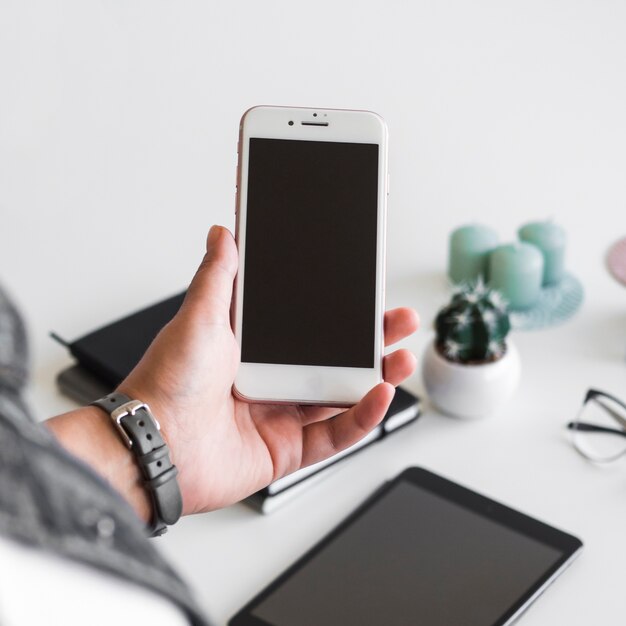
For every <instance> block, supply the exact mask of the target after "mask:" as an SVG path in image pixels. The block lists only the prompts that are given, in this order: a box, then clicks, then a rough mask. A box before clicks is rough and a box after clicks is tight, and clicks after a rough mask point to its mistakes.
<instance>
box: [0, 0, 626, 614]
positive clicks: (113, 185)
mask: <svg viewBox="0 0 626 626" xmlns="http://www.w3.org/2000/svg"><path fill="white" fill-rule="evenodd" d="M625 23H626V5H625V4H623V3H618V2H610V1H608V0H607V1H603V2H598V1H596V0H587V1H575V2H572V1H566V0H563V1H560V2H557V1H550V2H545V1H541V2H539V1H537V0H532V1H530V2H524V3H521V2H519V3H501V2H496V1H495V0H494V1H491V2H487V1H484V0H481V1H478V2H472V3H466V2H462V1H461V0H450V1H449V2H445V3H444V2H425V3H408V2H399V1H398V2H386V3H382V2H381V3H374V2H359V3H337V2H330V1H328V0H319V1H318V2H314V3H311V2H308V3H299V4H298V3H293V2H262V3H259V2H238V3H203V2H194V1H186V2H176V3H170V2H164V1H156V2H155V1H153V0H151V1H150V2H148V1H147V0H142V1H138V0H137V1H135V2H131V3H122V2H108V3H89V2H87V3H86V2H83V1H78V0H76V1H74V2H69V1H68V2H58V1H53V2H50V1H48V0H40V1H39V2H37V1H34V2H8V3H6V2H5V3H3V4H2V6H1V7H0V92H1V94H2V96H1V97H0V216H1V220H2V221H1V227H0V274H1V280H2V282H3V283H4V284H5V286H7V287H8V288H9V289H10V291H11V293H12V294H13V295H14V297H15V298H16V299H17V300H18V302H19V304H20V306H21V307H22V309H23V311H25V312H26V314H27V316H28V321H29V326H30V337H31V341H32V349H33V367H34V377H33V384H32V387H31V392H30V396H31V398H30V399H31V401H32V404H33V406H34V408H35V410H36V411H37V413H38V414H39V416H41V417H42V418H43V417H45V416H48V415H51V414H54V413H56V412H59V411H62V410H66V409H69V408H71V407H72V406H73V405H72V403H71V402H69V401H67V400H66V399H64V398H63V397H62V396H60V395H59V394H58V392H57V391H56V389H55V385H54V376H55V374H56V373H57V372H58V371H59V370H60V369H61V368H63V367H64V366H66V365H67V364H68V363H69V362H70V361H69V358H68V356H67V355H66V354H65V353H64V351H63V350H62V349H61V348H60V347H59V346H57V345H55V344H54V343H53V342H52V341H51V340H50V339H49V338H48V336H47V333H48V331H49V330H50V329H54V330H56V331H57V332H59V333H61V334H62V335H64V336H67V337H70V338H71V337H75V336H78V335H79V334H81V333H83V332H85V331H87V330H90V329H92V328H94V327H96V326H98V325H99V324H102V323H104V322H108V321H109V320H111V319H112V318H114V317H116V316H120V315H123V314H125V313H127V312H129V311H130V310H132V309H134V308H139V307H141V306H143V305H145V304H147V303H149V302H151V301H155V300H158V299H160V298H162V297H165V296H167V295H170V294H172V293H175V292H176V291H177V290H179V289H181V288H183V287H184V286H185V284H186V283H187V281H188V280H189V279H190V277H191V275H192V273H193V271H194V269H195V266H196V265H197V263H198V262H199V260H200V258H201V255H202V250H203V242H204V238H205V234H206V231H207V229H208V227H209V226H210V225H211V224H212V223H214V222H219V223H222V224H226V225H228V226H231V227H232V225H233V204H234V183H235V146H236V138H237V125H238V121H239V116H240V115H241V113H242V112H243V111H244V110H245V109H246V108H248V107H249V106H251V105H254V104H259V103H271V104H295V105H313V106H314V105H316V104H317V105H321V106H335V107H346V108H368V109H373V110H376V111H378V112H380V113H381V114H382V115H383V116H384V117H385V118H386V119H387V121H388V124H389V127H390V133H391V143H390V169H391V181H392V182H391V184H392V187H391V197H390V206H389V240H388V243H389V246H388V247H389V257H388V304H389V306H396V305H411V306H414V307H416V308H417V309H419V310H420V312H421V314H422V317H423V320H424V325H423V326H424V327H423V330H422V331H420V333H419V334H418V335H417V336H416V337H415V338H413V339H411V340H410V341H408V342H407V345H408V346H409V347H411V348H413V349H414V350H415V351H416V352H417V353H418V354H419V353H421V352H422V350H423V348H424V346H425V345H426V343H427V341H428V340H429V338H430V336H431V330H430V323H431V321H432V318H433V315H434V313H435V312H436V310H437V308H438V307H439V306H441V305H442V304H443V303H444V301H445V298H446V291H445V287H444V282H443V280H444V268H445V258H446V241H447V236H448V233H449V232H450V230H452V229H453V228H454V227H455V226H458V225H460V224H462V223H465V222H468V221H474V220H476V221H480V222H485V223H488V224H491V225H492V226H494V227H495V228H497V229H498V230H499V231H500V233H501V236H502V239H503V240H509V239H512V238H513V236H514V233H515V230H516V228H517V227H518V226H519V225H520V224H521V223H523V222H525V221H529V220H531V219H536V218H543V217H548V216H553V217H554V218H555V220H556V221H558V222H559V223H561V224H563V225H564V226H565V228H566V229H567V231H568V233H569V238H570V241H569V248H568V266H569V269H570V270H571V271H572V272H574V273H575V274H576V275H578V276H579V277H580V279H581V280H582V281H583V283H584V285H585V288H586V301H585V304H584V307H583V308H582V310H581V311H580V313H579V314H578V316H577V317H576V318H575V319H574V320H572V321H571V322H569V323H567V324H566V325H564V326H562V327H559V328H556V329H553V330H546V331H541V332H532V333H523V334H522V333H517V334H516V335H515V341H516V342H517V345H518V347H519V349H520V352H521V357H522V362H523V378H522V382H521V385H520V387H519V390H518V392H517V394H516V396H515V398H514V400H513V401H512V402H511V403H510V404H509V405H508V406H507V407H506V409H505V410H503V411H502V412H501V414H500V415H497V416H495V417H493V418H491V419H488V420H484V421H478V422H473V423H465V422H460V421H455V420H452V419H449V418H446V417H442V416H440V415H438V414H437V413H436V412H434V411H433V410H431V409H428V408H427V409H426V411H425V415H424V416H423V418H421V419H420V420H419V422H418V423H417V424H416V425H414V426H412V427H411V428H410V429H408V430H406V431H405V432H403V433H402V434H401V435H398V436H394V437H392V438H390V439H389V440H387V441H386V442H385V443H384V444H381V445H377V446H375V447H374V448H372V449H370V450H368V451H367V452H366V453H364V454H362V455H360V456H358V457H356V458H354V459H353V460H351V461H350V462H349V463H347V464H346V465H345V466H343V467H342V468H341V469H339V470H338V471H337V472H336V473H335V474H334V475H333V476H332V477H329V478H328V479H327V480H325V481H323V482H322V483H320V484H318V485H317V486H315V487H313V488H311V489H310V491H309V492H308V493H306V494H304V495H302V496H301V497H300V498H299V499H298V500H297V501H294V502H293V503H291V504H290V505H288V506H287V507H286V508H284V509H282V510H280V511H278V512H276V513H275V514H274V515H272V516H270V517H262V516H260V515H257V514H256V513H254V512H252V511H251V510H248V509H247V508H245V507H244V506H242V505H236V506H233V507H231V508H228V509H226V510H222V511H218V512H215V513H211V514H208V515H204V516H198V517H194V518H189V519H185V520H183V521H182V522H181V523H180V524H179V525H178V526H176V527H175V528H174V529H172V530H171V532H170V533H169V534H168V535H167V536H166V537H164V538H163V539H161V540H159V544H158V545H159V546H160V547H161V549H162V550H163V552H165V553H166V554H167V555H168V556H169V557H170V559H171V560H172V561H173V562H174V563H175V564H176V566H177V567H178V568H179V570H180V571H181V573H182V574H183V575H184V576H185V577H186V578H187V579H188V580H189V582H190V584H191V585H192V587H193V588H194V589H195V592H196V593H197V595H198V597H199V599H200V601H201V603H202V604H203V605H204V606H205V607H206V608H207V610H208V611H209V612H210V614H212V615H213V616H214V617H215V618H216V619H217V622H218V623H219V624H224V623H225V622H226V620H227V618H228V617H229V616H230V615H232V614H233V613H234V612H235V611H236V610H237V609H238V608H239V607H240V606H241V605H242V604H243V603H244V602H246V601H247V600H248V599H249V598H250V597H252V596H253V595H254V594H255V593H256V592H257V591H258V590H260V589H261V588H262V587H263V586H264V585H265V584H266V583H268V582H269V581H270V580H271V579H272V578H273V577H274V576H275V575H276V574H278V573H279V572H281V571H282V570H283V569H284V568H285V567H286V566H287V565H288V564H289V563H291V562H292V561H293V560H294V559H295V558H296V557H297V556H298V555H300V554H301V553H302V552H303V551H304V550H306V549H307V548H308V547H309V546H311V545H312V544H313V543H314V542H316V541H317V540H318V539H319V538H320V537H321V536H322V535H323V534H324V533H325V532H326V531H328V530H329V529H330V528H331V527H333V526H334V525H335V524H336V523H337V522H338V521H339V520H340V519H342V518H343V517H344V516H345V515H346V514H347V513H348V512H349V511H350V510H351V509H353V507H355V506H356V505H357V504H358V503H359V502H360V501H361V500H362V499H363V498H364V497H365V496H367V495H368V494H369V493H370V492H371V491H372V490H374V489H375V488H376V487H377V486H378V485H379V484H380V483H381V482H382V481H383V480H385V479H387V478H389V477H391V476H393V475H395V474H396V473H398V472H399V471H400V470H402V469H403V468H405V467H407V466H409V465H423V466H425V467H428V468H430V469H432V470H434V471H437V472H439V473H442V474H443V475H445V476H448V477H450V478H452V479H456V480H458V481H460V482H462V483H463V484H466V485H468V486H469V487H472V488H474V489H476V490H478V491H481V492H483V493H485V494H487V495H489V496H492V497H494V498H497V499H500V500H502V501H503V502H505V503H507V504H509V505H511V506H513V507H517V508H519V509H521V510H523V511H525V512H527V513H529V514H532V515H535V516H537V517H539V518H540V519H543V520H545V521H547V522H550V523H552V524H554V525H556V526H558V527H562V528H564V529H566V530H568V531H570V532H572V533H574V534H577V535H579V536H580V537H581V538H582V539H583V540H584V541H585V544H586V546H585V550H584V553H583V554H582V556H581V557H580V558H579V560H578V561H577V562H576V563H575V564H574V565H573V567H572V568H571V569H570V570H569V571H568V572H566V574H565V575H564V576H563V578H561V579H560V580H558V581H557V583H556V584H555V585H554V586H553V587H552V588H551V589H550V590H549V591H548V592H547V593H546V594H545V596H543V597H542V598H541V599H540V600H539V601H538V602H537V604H536V605H535V606H534V607H533V608H532V609H531V610H530V612H529V613H528V614H527V615H526V616H525V617H524V618H523V623H524V624H526V625H527V626H532V625H540V624H557V623H558V624H568V625H569V626H574V625H587V624H590V623H594V624H615V623H622V622H623V621H624V615H626V594H624V576H625V572H626V570H625V567H626V566H625V565H624V557H625V556H626V533H625V532H624V527H625V524H626V466H625V465H624V463H617V464H615V466H614V467H610V468H606V469H599V468H597V467H594V466H592V465H590V464H588V463H587V462H585V461H584V460H583V459H582V458H580V457H579V456H578V455H577V454H575V453H574V451H573V450H572V449H571V447H570V445H569V443H568V442H567V440H566V438H565V436H564V434H565V433H564V424H565V423H566V422H567V421H568V420H569V419H570V418H571V417H572V416H573V415H574V414H575V412H576V410H577V409H578V407H579V404H580V402H581V400H582V397H583V394H584V392H585V390H586V389H587V388H588V387H589V386H597V387H599V388H602V389H606V390H608V391H612V392H614V393H615V394H617V395H621V396H622V397H626V384H625V382H626V289H624V288H622V287H620V286H619V285H618V284H617V283H615V282H614V281H612V279H611V278H610V277H609V276H608V274H607V272H606V270H605V268H604V255H605V251H606V249H607V247H608V246H609V245H610V244H611V243H612V242H613V241H614V240H615V239H617V238H618V237H619V236H622V235H626V219H625V216H626V212H625V207H626V186H625V185H624V172H626V148H625V146H626V115H625V114H624V112H625V111H626V38H625V37H624V25H625ZM407 387H408V388H410V389H411V390H413V391H415V392H418V393H422V384H421V381H420V377H419V374H418V375H416V376H415V377H413V378H412V379H411V380H410V381H408V383H407Z"/></svg>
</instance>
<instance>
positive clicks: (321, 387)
mask: <svg viewBox="0 0 626 626" xmlns="http://www.w3.org/2000/svg"><path fill="white" fill-rule="evenodd" d="M290 121H293V125H290V124H289V122H290ZM302 122H306V123H307V125H306V126H303V125H302ZM326 122H327V123H328V126H314V125H310V124H315V123H326ZM250 138H265V139H287V140H289V139H293V140H301V141H331V142H353V143H374V144H377V145H378V146H379V162H378V219H377V243H376V250H377V252H376V308H375V319H376V327H375V333H374V367H372V368H356V367H327V366H312V365H281V364H271V363H247V362H242V363H241V364H240V366H239V369H238V372H237V376H236V378H235V383H234V385H233V392H234V393H235V395H236V396H237V397H239V398H241V399H244V400H246V401H250V402H269V403H285V404H318V405H328V406H351V405H353V404H355V403H356V402H358V401H359V400H360V399H361V398H362V397H363V395H365V393H367V391H368V390H369V389H371V388H372V387H374V386H375V385H376V384H378V383H380V382H382V380H383V366H382V359H383V316H384V306H385V304H384V282H385V240H386V214H387V193H388V189H387V161H388V156H387V127H386V124H385V122H384V120H383V119H382V118H381V117H380V116H379V115H377V114H375V113H372V112H370V111H355V110H347V109H322V108H318V109H315V108H299V107H273V106H259V107H253V108H252V109H249V110H248V111H246V113H245V114H244V115H243V117H242V118H241V123H240V133H239V143H238V171H237V199H236V216H237V219H236V228H235V238H236V241H237V247H238V250H239V272H238V274H237V279H236V281H235V286H234V298H233V307H232V318H233V319H232V324H233V330H234V333H235V337H236V339H237V341H238V342H239V345H241V331H242V310H243V299H244V297H245V295H244V293H243V284H244V280H243V278H244V275H245V264H246V259H245V237H246V210H247V206H246V200H247V191H246V190H247V183H248V164H249V160H248V146H249V140H250Z"/></svg>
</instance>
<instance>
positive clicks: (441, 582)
mask: <svg viewBox="0 0 626 626" xmlns="http://www.w3.org/2000/svg"><path fill="white" fill-rule="evenodd" d="M563 556H564V554H563V552H561V551H560V550H558V549H556V548H555V547H553V546H551V545H547V544H545V543H543V542H541V541H538V540H537V539H534V538H532V537H530V536H528V535H525V534H522V533H521V532H518V531H516V530H514V529H512V528H509V527H507V526H504V525H503V524H500V523H498V522H497V521H494V520H492V519H489V518H488V517H484V516H483V515H481V514H479V513H477V512H474V511H473V510H470V509H468V508H465V507H464V506H462V505H460V504H458V503H456V502H453V501H450V500H447V499H446V498H444V497H442V496H440V495H438V494H436V493H433V492H430V491H427V490H425V489H422V488H420V487H418V486H415V485H412V484H410V483H408V482H400V483H398V484H397V485H396V486H395V487H394V488H393V489H392V490H390V491H389V492H388V493H387V494H386V495H384V496H383V497H382V498H381V499H380V500H378V501H377V502H376V503H375V504H374V505H373V506H372V507H371V508H369V509H368V510H367V511H366V513H364V514H363V515H362V516H361V517H359V518H358V519H357V520H356V521H355V522H353V523H352V524H351V525H350V526H348V527H347V528H346V529H345V530H344V531H342V532H341V533H340V534H339V535H337V536H336V537H334V538H333V539H332V540H331V541H330V542H329V543H328V544H326V545H325V546H324V547H323V548H322V549H321V550H320V551H319V552H317V553H316V554H315V555H314V556H313V557H312V558H310V560H308V561H307V562H306V563H305V564H304V565H303V566H302V567H301V568H299V569H297V570H296V571H295V572H293V573H292V574H291V576H289V578H287V579H286V580H285V581H284V582H282V584H280V585H279V586H277V587H275V588H274V589H273V591H271V592H270V593H269V595H268V596H266V597H265V598H264V599H263V600H261V601H260V603H259V604H257V605H256V606H255V607H254V608H253V609H252V610H251V614H252V615H253V616H254V617H255V618H260V619H261V620H263V622H262V623H264V624H268V626H269V625H271V626H318V625H319V624H324V626H345V625H346V624H359V626H380V625H381V624H385V626H406V625H407V624H427V625H428V626H492V625H494V624H497V623H502V621H501V620H502V618H503V616H504V615H505V614H506V613H507V611H509V610H510V609H511V608H512V607H513V606H514V605H515V604H516V603H517V602H518V601H519V600H520V599H521V598H524V597H525V596H527V594H529V592H530V590H532V589H533V585H535V584H536V583H537V581H539V580H541V579H542V577H543V576H545V575H546V573H547V572H549V571H550V570H551V568H553V567H555V565H556V564H557V563H558V562H559V561H560V560H561V559H562V558H563Z"/></svg>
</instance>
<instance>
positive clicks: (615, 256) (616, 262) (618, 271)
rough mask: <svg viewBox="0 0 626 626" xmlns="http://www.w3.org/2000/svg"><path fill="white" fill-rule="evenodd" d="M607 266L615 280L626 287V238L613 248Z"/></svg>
mask: <svg viewBox="0 0 626 626" xmlns="http://www.w3.org/2000/svg"><path fill="white" fill-rule="evenodd" d="M606 264H607V266H608V268H609V271H610V272H611V274H612V275H613V278H615V280H617V281H619V282H620V283H622V285H626V237H624V238H623V239H620V240H619V241H618V242H616V243H614V244H613V245H612V246H611V248H610V250H609V254H608V256H607V258H606Z"/></svg>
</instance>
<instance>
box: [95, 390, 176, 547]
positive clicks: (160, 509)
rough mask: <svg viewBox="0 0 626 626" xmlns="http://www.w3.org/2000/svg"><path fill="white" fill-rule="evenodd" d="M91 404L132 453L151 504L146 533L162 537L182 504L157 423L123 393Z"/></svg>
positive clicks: (172, 468)
mask: <svg viewBox="0 0 626 626" xmlns="http://www.w3.org/2000/svg"><path fill="white" fill-rule="evenodd" d="M92 404H93V405H94V406H97V407H99V408H101V409H102V410H104V411H105V412H106V413H107V414H108V415H109V416H110V417H111V419H112V420H113V422H114V425H115V427H116V428H117V430H118V432H119V434H120V436H121V437H122V439H123V440H124V443H125V444H126V445H127V447H128V448H129V449H130V450H131V452H133V453H134V455H135V460H136V462H137V464H138V465H139V468H140V470H141V473H142V476H143V479H144V486H145V487H146V490H147V492H148V495H149V497H150V499H151V502H152V511H153V515H152V521H151V524H150V526H149V531H150V534H151V535H152V536H158V535H161V534H163V533H164V532H165V531H166V530H167V526H168V525H171V524H175V523H176V522H177V521H178V520H179V518H180V516H181V513H182V509H183V501H182V495H181V493H180V489H179V487H178V481H177V480H176V476H177V474H178V470H177V469H176V466H175V465H173V464H172V461H171V459H170V455H169V448H168V446H167V444H166V443H165V441H164V440H163V437H162V435H161V432H160V425H159V423H158V421H157V420H156V419H155V417H154V416H153V415H152V413H151V412H150V409H149V407H148V405H146V404H145V403H143V402H140V401H138V400H131V398H129V397H128V396H127V395H125V394H123V393H118V392H114V393H111V394H109V395H107V396H105V397H104V398H100V400H96V401H95V402H92Z"/></svg>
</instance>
